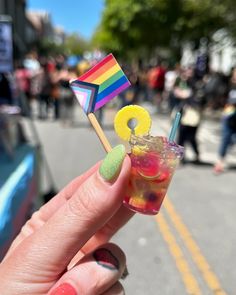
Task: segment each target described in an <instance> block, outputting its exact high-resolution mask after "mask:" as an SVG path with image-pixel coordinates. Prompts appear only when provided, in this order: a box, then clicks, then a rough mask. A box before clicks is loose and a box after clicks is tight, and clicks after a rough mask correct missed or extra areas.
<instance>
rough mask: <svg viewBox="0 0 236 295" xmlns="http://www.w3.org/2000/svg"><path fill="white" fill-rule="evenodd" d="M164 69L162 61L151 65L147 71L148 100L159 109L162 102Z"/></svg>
mask: <svg viewBox="0 0 236 295" xmlns="http://www.w3.org/2000/svg"><path fill="white" fill-rule="evenodd" d="M165 73H166V70H165V68H164V66H163V64H162V63H158V64H157V65H156V66H155V67H152V68H151V69H150V71H149V73H148V86H149V91H150V101H151V102H153V103H154V104H155V105H157V110H158V111H159V109H160V107H161V103H162V94H163V91H164V88H165Z"/></svg>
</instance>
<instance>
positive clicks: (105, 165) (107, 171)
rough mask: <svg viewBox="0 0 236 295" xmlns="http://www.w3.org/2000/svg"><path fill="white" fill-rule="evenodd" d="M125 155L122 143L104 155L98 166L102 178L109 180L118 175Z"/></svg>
mask: <svg viewBox="0 0 236 295" xmlns="http://www.w3.org/2000/svg"><path fill="white" fill-rule="evenodd" d="M125 155H126V152H125V147H124V145H123V144H119V145H117V146H116V147H114V148H113V149H112V150H111V151H110V152H109V153H108V154H107V155H106V158H105V159H104V160H103V162H102V164H101V166H100V168H99V173H100V175H101V176H102V178H103V179H105V180H106V181H108V182H111V181H113V180H114V179H115V178H116V177H117V176H118V174H119V173H120V168H121V165H122V163H123V161H124V158H125Z"/></svg>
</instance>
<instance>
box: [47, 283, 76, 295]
mask: <svg viewBox="0 0 236 295" xmlns="http://www.w3.org/2000/svg"><path fill="white" fill-rule="evenodd" d="M50 295H77V292H76V291H75V289H74V287H72V286H71V285H70V284H68V283H64V284H61V285H59V286H58V287H57V288H56V289H55V290H53V291H52V293H51V294H50Z"/></svg>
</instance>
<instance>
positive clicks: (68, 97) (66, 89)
mask: <svg viewBox="0 0 236 295" xmlns="http://www.w3.org/2000/svg"><path fill="white" fill-rule="evenodd" d="M76 78H77V74H76V70H75V69H74V68H73V67H71V68H69V69H67V68H65V69H62V70H61V73H60V78H59V81H58V83H59V91H60V97H59V100H60V110H61V114H60V118H61V120H62V124H63V125H65V126H66V125H71V124H72V122H73V106H74V94H73V91H72V90H71V88H70V83H69V82H70V80H73V79H76Z"/></svg>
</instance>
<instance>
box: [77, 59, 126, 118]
mask: <svg viewBox="0 0 236 295" xmlns="http://www.w3.org/2000/svg"><path fill="white" fill-rule="evenodd" d="M129 86H130V82H129V80H128V79H127V77H126V76H125V74H124V72H123V71H122V69H121V67H120V65H119V64H118V63H117V61H116V59H115V58H114V56H113V55H112V54H109V55H108V56H106V57H105V58H104V59H103V60H102V61H100V62H99V63H98V64H97V65H95V66H94V67H93V68H92V69H90V70H89V71H88V72H87V73H85V74H84V75H82V76H81V77H79V78H78V79H76V80H74V81H72V82H71V87H72V89H73V91H74V92H75V95H76V97H77V99H78V100H79V102H80V104H81V106H82V108H83V110H84V111H85V113H86V114H89V113H92V112H94V111H95V110H98V109H99V108H100V107H102V106H103V105H104V104H106V103H107V102H109V101H110V100H111V99H112V98H113V97H115V96H117V95H118V94H119V93H120V92H121V91H123V90H124V89H126V88H127V87H129ZM86 89H87V90H88V92H86Z"/></svg>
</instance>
